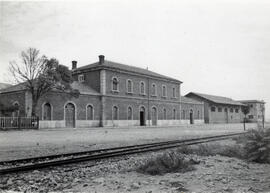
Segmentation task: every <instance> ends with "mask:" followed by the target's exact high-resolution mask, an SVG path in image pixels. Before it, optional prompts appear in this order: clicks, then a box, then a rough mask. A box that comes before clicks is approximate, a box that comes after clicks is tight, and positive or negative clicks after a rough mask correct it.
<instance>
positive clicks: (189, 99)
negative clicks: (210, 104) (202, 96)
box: [181, 96, 202, 104]
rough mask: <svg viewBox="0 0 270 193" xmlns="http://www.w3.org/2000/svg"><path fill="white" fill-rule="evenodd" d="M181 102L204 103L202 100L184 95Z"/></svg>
mask: <svg viewBox="0 0 270 193" xmlns="http://www.w3.org/2000/svg"><path fill="white" fill-rule="evenodd" d="M181 103H193V104H202V102H200V101H196V100H194V99H191V98H188V97H184V96H181Z"/></svg>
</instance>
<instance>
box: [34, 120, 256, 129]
mask: <svg viewBox="0 0 270 193" xmlns="http://www.w3.org/2000/svg"><path fill="white" fill-rule="evenodd" d="M99 123H100V122H99V120H93V121H89V120H76V128H93V127H99ZM104 123H105V127H137V126H140V121H139V120H115V121H112V120H107V121H105V122H104ZM146 126H152V121H151V120H146ZM166 126H177V127H179V128H182V127H185V128H191V129H192V128H198V129H221V130H222V129H230V130H233V129H238V130H239V128H244V126H243V123H227V124H226V123H223V124H214V123H211V124H204V121H203V120H194V124H192V125H191V124H190V123H189V120H158V121H157V126H152V127H166ZM65 127H66V124H65V121H64V120H57V121H55V120H53V121H44V120H41V121H39V128H40V129H45V128H65ZM253 128H258V124H257V123H246V129H253Z"/></svg>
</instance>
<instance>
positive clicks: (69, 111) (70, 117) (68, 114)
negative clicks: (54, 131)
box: [65, 103, 75, 128]
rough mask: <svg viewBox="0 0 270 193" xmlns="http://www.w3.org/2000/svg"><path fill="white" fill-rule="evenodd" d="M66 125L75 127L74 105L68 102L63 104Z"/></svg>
mask: <svg viewBox="0 0 270 193" xmlns="http://www.w3.org/2000/svg"><path fill="white" fill-rule="evenodd" d="M65 119H66V127H70V128H74V127H75V105H74V104H72V103H68V104H66V106H65Z"/></svg>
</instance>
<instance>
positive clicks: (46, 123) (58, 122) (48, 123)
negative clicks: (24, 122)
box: [39, 120, 66, 129]
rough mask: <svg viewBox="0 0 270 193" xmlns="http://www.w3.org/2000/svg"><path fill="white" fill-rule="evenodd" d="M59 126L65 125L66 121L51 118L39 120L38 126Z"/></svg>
mask: <svg viewBox="0 0 270 193" xmlns="http://www.w3.org/2000/svg"><path fill="white" fill-rule="evenodd" d="M59 127H66V123H65V121H64V120H52V121H47V120H46V121H44V120H40V121H39V128H40V129H44V128H59Z"/></svg>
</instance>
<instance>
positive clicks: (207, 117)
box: [185, 92, 245, 123]
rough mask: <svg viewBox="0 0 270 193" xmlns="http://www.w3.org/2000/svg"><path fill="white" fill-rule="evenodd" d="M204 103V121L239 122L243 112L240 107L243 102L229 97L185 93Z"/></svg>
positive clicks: (188, 96)
mask: <svg viewBox="0 0 270 193" xmlns="http://www.w3.org/2000/svg"><path fill="white" fill-rule="evenodd" d="M185 97H187V98H191V99H193V100H196V101H200V102H202V103H203V104H204V122H205V123H241V122H242V121H243V116H244V115H243V113H242V111H241V107H242V106H245V104H243V103H241V102H239V101H235V100H233V99H231V98H227V97H222V96H215V95H208V94H202V93H196V92H190V93H188V94H187V95H185Z"/></svg>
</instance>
